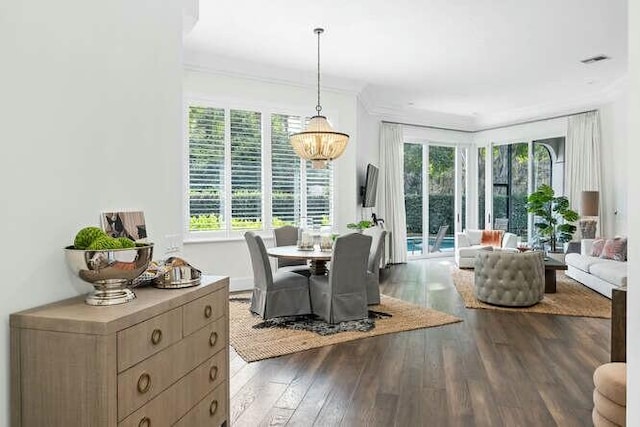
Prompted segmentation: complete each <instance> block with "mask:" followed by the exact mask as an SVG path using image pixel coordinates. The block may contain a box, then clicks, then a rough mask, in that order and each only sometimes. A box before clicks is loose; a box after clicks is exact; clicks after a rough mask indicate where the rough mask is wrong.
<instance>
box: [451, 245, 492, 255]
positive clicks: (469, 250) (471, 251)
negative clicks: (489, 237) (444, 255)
mask: <svg viewBox="0 0 640 427" xmlns="http://www.w3.org/2000/svg"><path fill="white" fill-rule="evenodd" d="M492 250H493V247H491V246H482V245H475V246H469V247H466V248H459V249H458V255H459V256H460V257H461V258H473V257H475V256H476V255H477V254H478V252H479V251H492Z"/></svg>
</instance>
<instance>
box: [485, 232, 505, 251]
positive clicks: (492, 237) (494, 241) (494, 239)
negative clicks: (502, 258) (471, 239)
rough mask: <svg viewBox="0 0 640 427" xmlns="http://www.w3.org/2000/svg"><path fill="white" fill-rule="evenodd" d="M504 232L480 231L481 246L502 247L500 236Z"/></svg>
mask: <svg viewBox="0 0 640 427" xmlns="http://www.w3.org/2000/svg"><path fill="white" fill-rule="evenodd" d="M503 234H504V230H482V240H481V243H480V244H482V245H485V246H496V247H500V246H502V235H503Z"/></svg>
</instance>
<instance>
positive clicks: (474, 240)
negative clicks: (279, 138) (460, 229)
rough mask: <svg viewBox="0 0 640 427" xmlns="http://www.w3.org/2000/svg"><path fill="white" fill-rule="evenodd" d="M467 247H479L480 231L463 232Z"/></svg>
mask: <svg viewBox="0 0 640 427" xmlns="http://www.w3.org/2000/svg"><path fill="white" fill-rule="evenodd" d="M465 234H466V235H467V238H468V239H469V245H471V246H473V245H479V244H480V243H481V242H482V230H465Z"/></svg>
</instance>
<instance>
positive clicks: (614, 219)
mask: <svg viewBox="0 0 640 427" xmlns="http://www.w3.org/2000/svg"><path fill="white" fill-rule="evenodd" d="M625 89H626V88H625ZM628 102H629V99H628V96H627V92H626V90H625V91H624V92H623V93H621V94H619V95H618V96H617V97H616V98H615V99H614V100H613V101H612V102H610V103H608V104H605V105H603V106H602V107H601V108H600V122H601V131H602V150H601V151H602V153H601V154H602V185H601V190H600V211H601V212H602V220H601V221H600V230H601V234H602V235H603V236H606V237H613V236H615V235H626V234H627V221H628V219H629V218H630V216H629V211H628V208H627V180H628V174H627V161H626V156H627V153H626V147H627V127H628V112H629V109H628Z"/></svg>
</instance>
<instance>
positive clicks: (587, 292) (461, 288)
mask: <svg viewBox="0 0 640 427" xmlns="http://www.w3.org/2000/svg"><path fill="white" fill-rule="evenodd" d="M452 274H453V284H454V285H455V287H456V289H457V290H458V293H459V294H460V296H461V297H462V300H463V301H464V305H465V307H467V308H484V309H488V310H500V311H520V312H527V313H543V314H558V315H563V316H581V317H601V318H604V319H610V318H611V301H610V300H609V299H608V298H606V297H604V296H602V295H600V294H599V293H597V292H596V291H593V290H591V289H589V288H587V287H586V286H584V285H582V284H580V283H578V282H576V281H575V280H573V279H572V278H570V277H567V276H566V275H565V274H564V273H563V272H561V271H558V272H557V273H556V274H557V276H556V283H557V286H556V289H557V292H556V293H555V294H544V298H543V299H542V301H540V302H539V303H538V304H536V305H534V306H532V307H518V308H516V307H514V308H508V307H497V306H495V305H490V304H485V303H483V302H480V301H478V300H477V299H476V297H475V296H474V294H473V281H474V275H473V270H464V269H459V268H456V267H454V268H452Z"/></svg>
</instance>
